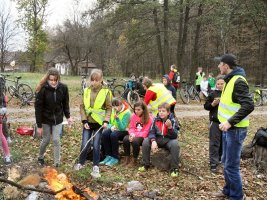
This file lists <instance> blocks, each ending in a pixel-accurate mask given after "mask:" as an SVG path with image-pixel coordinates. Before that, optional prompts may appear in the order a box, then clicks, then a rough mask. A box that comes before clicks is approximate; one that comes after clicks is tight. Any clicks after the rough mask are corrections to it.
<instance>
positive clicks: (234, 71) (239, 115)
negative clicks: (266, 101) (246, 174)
mask: <svg viewBox="0 0 267 200" xmlns="http://www.w3.org/2000/svg"><path fill="white" fill-rule="evenodd" d="M218 67H219V69H220V72H221V74H222V75H225V78H224V80H225V86H224V88H223V91H222V95H221V99H220V104H219V108H218V119H219V121H220V125H219V128H220V129H221V130H222V131H223V155H222V162H223V164H224V179H225V185H224V188H223V190H222V191H221V192H219V193H213V194H212V196H215V197H223V196H228V197H230V199H231V200H242V199H243V191H242V179H241V176H240V155H241V148H242V144H243V141H244V139H245V137H246V135H247V127H248V126H249V119H248V117H247V116H248V115H249V114H250V113H251V112H252V111H253V110H254V104H253V100H252V99H251V97H250V95H249V87H248V83H247V81H246V78H245V71H244V69H243V68H241V67H238V66H237V64H236V57H235V56H234V55H232V54H225V55H223V56H222V57H221V59H220V64H219V66H218Z"/></svg>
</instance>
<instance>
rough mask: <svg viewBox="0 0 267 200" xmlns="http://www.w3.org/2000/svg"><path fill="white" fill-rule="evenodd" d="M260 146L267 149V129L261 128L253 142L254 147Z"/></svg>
mask: <svg viewBox="0 0 267 200" xmlns="http://www.w3.org/2000/svg"><path fill="white" fill-rule="evenodd" d="M255 145H259V146H261V147H265V148H267V128H263V127H261V128H259V129H258V130H257V132H256V133H255V136H254V138H253V140H252V146H255Z"/></svg>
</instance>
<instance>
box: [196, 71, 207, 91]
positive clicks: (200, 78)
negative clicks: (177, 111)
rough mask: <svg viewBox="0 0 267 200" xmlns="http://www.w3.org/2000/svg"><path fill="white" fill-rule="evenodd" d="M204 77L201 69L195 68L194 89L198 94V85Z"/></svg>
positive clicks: (199, 89)
mask: <svg viewBox="0 0 267 200" xmlns="http://www.w3.org/2000/svg"><path fill="white" fill-rule="evenodd" d="M204 76H205V72H203V69H202V67H198V68H197V73H196V89H197V91H198V92H200V91H201V88H200V83H201V81H202V80H203V77H204Z"/></svg>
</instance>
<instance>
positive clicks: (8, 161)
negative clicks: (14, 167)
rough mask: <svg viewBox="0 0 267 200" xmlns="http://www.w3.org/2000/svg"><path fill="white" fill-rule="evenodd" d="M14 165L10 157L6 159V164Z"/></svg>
mask: <svg viewBox="0 0 267 200" xmlns="http://www.w3.org/2000/svg"><path fill="white" fill-rule="evenodd" d="M11 163H12V161H11V158H10V156H6V157H5V164H6V165H10V164H11Z"/></svg>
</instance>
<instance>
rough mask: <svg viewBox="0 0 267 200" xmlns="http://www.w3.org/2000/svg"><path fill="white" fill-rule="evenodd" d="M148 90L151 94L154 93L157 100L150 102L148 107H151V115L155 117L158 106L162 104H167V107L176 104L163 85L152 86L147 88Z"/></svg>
mask: <svg viewBox="0 0 267 200" xmlns="http://www.w3.org/2000/svg"><path fill="white" fill-rule="evenodd" d="M149 90H150V91H152V92H155V93H156V95H157V98H156V100H155V101H150V103H149V105H150V106H151V110H152V112H153V115H154V116H156V115H157V113H158V106H159V105H160V104H162V103H165V102H166V103H168V104H169V105H172V104H173V103H176V100H175V99H174V98H173V96H172V95H171V93H170V92H169V90H168V89H167V88H166V87H165V86H164V85H163V84H160V83H158V84H153V85H152V86H150V87H149Z"/></svg>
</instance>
